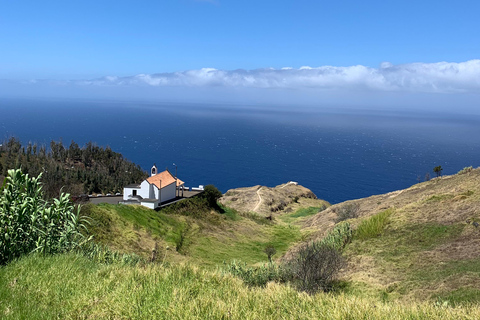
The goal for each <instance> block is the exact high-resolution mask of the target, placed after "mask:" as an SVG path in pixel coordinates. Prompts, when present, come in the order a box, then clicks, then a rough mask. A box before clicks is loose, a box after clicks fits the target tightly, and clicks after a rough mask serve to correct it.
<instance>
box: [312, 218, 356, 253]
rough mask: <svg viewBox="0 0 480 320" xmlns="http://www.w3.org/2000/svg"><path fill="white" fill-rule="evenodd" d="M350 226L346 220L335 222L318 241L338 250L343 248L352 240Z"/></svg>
mask: <svg viewBox="0 0 480 320" xmlns="http://www.w3.org/2000/svg"><path fill="white" fill-rule="evenodd" d="M352 235H353V232H352V227H351V226H350V223H348V222H341V223H339V224H337V225H336V226H335V227H334V228H333V229H332V230H331V231H330V232H329V233H328V234H327V235H326V236H325V237H324V238H323V239H322V240H320V241H319V243H320V244H322V245H327V246H329V247H332V248H334V249H336V250H338V251H341V250H343V248H344V247H345V245H347V244H348V243H349V242H350V241H351V240H352Z"/></svg>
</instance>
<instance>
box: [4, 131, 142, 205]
mask: <svg viewBox="0 0 480 320" xmlns="http://www.w3.org/2000/svg"><path fill="white" fill-rule="evenodd" d="M19 168H21V169H22V171H23V172H24V173H28V174H29V175H30V176H34V177H36V176H38V175H39V174H40V173H42V174H43V177H42V182H43V190H44V192H45V195H46V196H47V197H49V198H50V197H56V196H58V194H59V193H60V189H62V191H64V192H68V193H70V194H72V195H80V194H82V193H88V194H90V193H104V194H105V193H116V192H121V191H122V190H123V187H124V186H126V185H128V184H131V183H137V182H140V181H142V180H144V179H145V178H146V177H147V175H146V173H145V172H144V171H143V170H142V169H141V168H140V167H139V166H138V165H135V164H133V163H132V162H130V161H128V160H126V159H124V158H123V156H122V155H121V154H120V153H116V152H114V151H112V150H111V149H110V148H109V147H106V148H102V147H99V146H97V145H95V144H94V143H92V142H88V143H87V144H86V145H85V146H84V147H83V148H80V147H79V146H78V144H76V143H75V142H74V141H72V142H71V143H70V145H69V146H68V147H67V146H64V145H63V143H62V141H59V142H55V141H52V142H51V143H50V148H49V149H47V147H46V146H44V145H37V144H36V143H33V144H32V143H30V142H29V143H28V144H27V145H26V146H22V144H21V143H20V141H19V140H18V139H16V138H10V139H9V140H7V141H5V142H3V143H2V144H0V176H2V175H3V176H6V174H7V170H8V169H19Z"/></svg>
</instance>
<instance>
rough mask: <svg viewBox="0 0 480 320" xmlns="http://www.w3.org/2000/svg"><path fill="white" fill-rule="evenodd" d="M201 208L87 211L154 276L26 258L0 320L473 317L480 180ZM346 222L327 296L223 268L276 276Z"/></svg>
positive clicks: (1, 296)
mask: <svg viewBox="0 0 480 320" xmlns="http://www.w3.org/2000/svg"><path fill="white" fill-rule="evenodd" d="M206 203H207V202H205V201H203V202H202V199H201V198H195V199H189V200H187V201H184V202H180V203H178V204H174V205H172V206H171V207H167V208H164V209H162V210H159V211H154V210H151V209H147V208H143V207H141V206H125V205H109V204H99V205H86V206H83V209H82V213H83V214H85V215H87V216H88V217H89V218H90V221H91V224H90V227H89V228H90V231H91V232H92V233H93V234H94V236H95V241H96V242H98V243H100V244H103V245H107V246H108V247H110V248H111V249H113V250H116V251H119V252H123V253H136V254H138V255H140V256H143V257H144V258H146V260H147V261H148V260H149V259H150V258H151V257H152V249H154V248H156V249H157V251H156V255H155V261H154V263H150V262H140V263H139V264H137V265H135V264H129V263H128V262H127V263H122V262H120V261H113V262H108V263H107V262H103V263H102V262H98V261H94V260H90V259H87V257H86V256H82V255H80V254H78V253H77V254H74V253H70V254H62V255H58V256H51V257H41V256H36V255H29V256H27V257H24V258H21V259H19V260H18V261H13V262H12V263H10V264H8V265H7V266H4V267H0V288H1V289H0V316H2V317H6V318H12V319H17V318H72V317H73V318H85V317H94V318H136V319H141V318H145V316H146V315H148V316H152V315H153V316H155V317H159V318H178V319H180V318H212V319H225V318H232V319H245V318H252V319H253V318H255V319H258V318H261V319H278V318H298V319H311V318H321V319H346V318H350V319H357V318H364V319H366V318H368V319H405V318H411V319H432V318H435V319H478V317H479V314H480V309H479V307H478V303H479V302H480V259H479V258H480V257H479V255H480V249H478V248H479V244H480V228H479V224H478V222H479V221H480V211H479V209H480V169H473V170H467V171H466V172H465V173H464V174H457V175H453V176H446V177H442V178H437V179H433V180H431V181H428V182H424V183H420V184H417V185H414V186H412V187H410V188H407V189H405V190H399V191H395V192H390V193H388V194H384V195H376V196H372V197H368V198H364V199H357V200H353V201H347V202H344V203H339V204H336V205H333V206H330V205H329V204H328V203H327V202H325V201H323V200H319V199H316V197H315V195H313V193H311V191H310V190H308V189H306V188H304V187H302V186H298V185H296V184H294V183H288V184H284V185H280V186H277V187H274V188H269V187H261V186H256V187H251V188H239V189H233V190H229V191H228V192H227V193H226V194H225V195H224V196H223V197H222V198H221V199H220V203H222V204H221V205H219V206H218V207H209V206H208V205H206ZM234 208H237V210H235V209H234ZM340 220H343V221H346V222H347V223H350V224H351V226H352V227H353V229H354V232H353V238H352V241H351V242H350V243H349V244H347V246H346V247H345V249H344V250H343V255H344V256H345V257H346V258H347V261H348V264H347V266H346V267H345V268H343V269H342V270H341V273H340V278H339V281H337V282H336V284H335V287H334V290H333V291H332V292H329V293H321V292H320V293H317V294H315V295H308V294H306V293H303V292H298V291H297V290H295V289H294V287H293V286H292V285H290V284H284V283H273V282H268V283H267V284H266V286H264V287H261V286H260V287H257V286H253V287H251V286H247V284H246V283H244V282H243V281H242V280H241V279H239V278H237V276H238V275H237V276H235V273H231V271H227V269H226V266H224V265H223V264H224V262H225V263H227V264H231V263H232V261H242V262H245V263H246V264H247V265H248V266H253V267H257V270H259V269H260V270H267V269H265V268H264V266H265V265H266V263H267V261H268V259H267V255H266V253H265V248H266V247H267V246H273V247H274V248H275V249H276V254H275V255H274V257H273V258H274V260H275V261H276V262H277V263H281V262H282V261H284V260H285V259H286V258H288V257H289V256H290V255H292V254H293V253H294V252H295V250H297V248H298V247H299V246H300V245H301V244H302V243H305V242H309V241H312V240H319V239H322V238H323V237H324V236H325V235H326V234H327V233H329V231H331V230H332V229H333V228H334V226H335V225H336V224H337V223H339V222H340ZM234 264H235V263H234ZM236 265H241V264H239V263H238V262H237V263H236ZM262 268H264V269H262ZM246 270H247V269H246ZM248 270H254V269H253V268H252V269H248ZM248 272H250V271H248ZM251 272H254V271H251ZM45 306H48V307H45Z"/></svg>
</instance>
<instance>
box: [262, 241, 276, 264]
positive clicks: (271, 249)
mask: <svg viewBox="0 0 480 320" xmlns="http://www.w3.org/2000/svg"><path fill="white" fill-rule="evenodd" d="M263 252H265V253H266V254H267V257H268V261H269V262H270V263H271V262H272V257H273V256H274V255H275V253H277V249H275V247H274V246H273V245H271V244H269V245H267V246H266V247H265V250H263Z"/></svg>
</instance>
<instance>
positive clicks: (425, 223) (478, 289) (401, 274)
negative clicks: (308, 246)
mask: <svg viewBox="0 0 480 320" xmlns="http://www.w3.org/2000/svg"><path fill="white" fill-rule="evenodd" d="M352 203H353V204H356V205H358V217H357V218H353V219H350V220H349V221H350V222H351V223H352V224H353V225H354V226H355V227H356V228H357V229H361V228H363V229H364V227H365V224H366V223H367V222H371V223H370V224H373V222H372V221H373V219H376V217H378V215H379V214H381V213H382V212H385V211H386V210H387V209H389V212H390V214H389V215H388V217H386V218H385V219H384V220H385V221H384V222H383V223H382V225H381V226H380V228H379V230H378V231H377V232H373V233H372V234H370V235H367V236H360V234H359V230H357V235H356V236H355V237H354V240H353V241H352V243H351V244H350V245H349V246H347V249H346V252H345V253H346V255H347V257H348V259H349V267H348V268H346V269H345V270H344V272H343V275H342V277H343V279H344V280H345V281H347V282H348V288H347V291H349V292H352V293H354V294H358V295H361V296H375V297H377V298H380V299H382V300H392V299H401V300H411V301H413V300H419V299H420V300H432V301H448V302H449V303H453V304H456V303H457V304H458V303H464V302H480V229H479V228H478V225H477V224H476V223H477V222H480V169H475V170H472V171H470V172H467V173H465V174H457V175H453V176H447V177H442V178H438V179H433V180H431V181H428V182H424V183H420V184H417V185H414V186H412V187H410V188H408V189H405V190H400V191H395V192H391V193H388V194H384V195H377V196H372V197H369V198H365V199H359V200H354V201H349V202H347V203H341V204H337V205H334V206H331V207H330V208H328V209H326V210H325V211H323V212H321V213H319V214H317V215H315V216H312V217H311V218H309V219H308V220H307V221H306V222H305V224H304V226H303V227H304V229H302V230H310V231H311V232H312V234H314V236H315V237H318V238H320V237H322V236H323V235H324V233H325V232H326V231H327V230H329V229H331V228H332V227H333V226H334V224H335V219H337V217H338V215H339V212H340V211H341V209H342V208H343V207H345V206H346V205H347V204H352ZM377 220H378V219H377ZM377 224H378V222H377Z"/></svg>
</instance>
